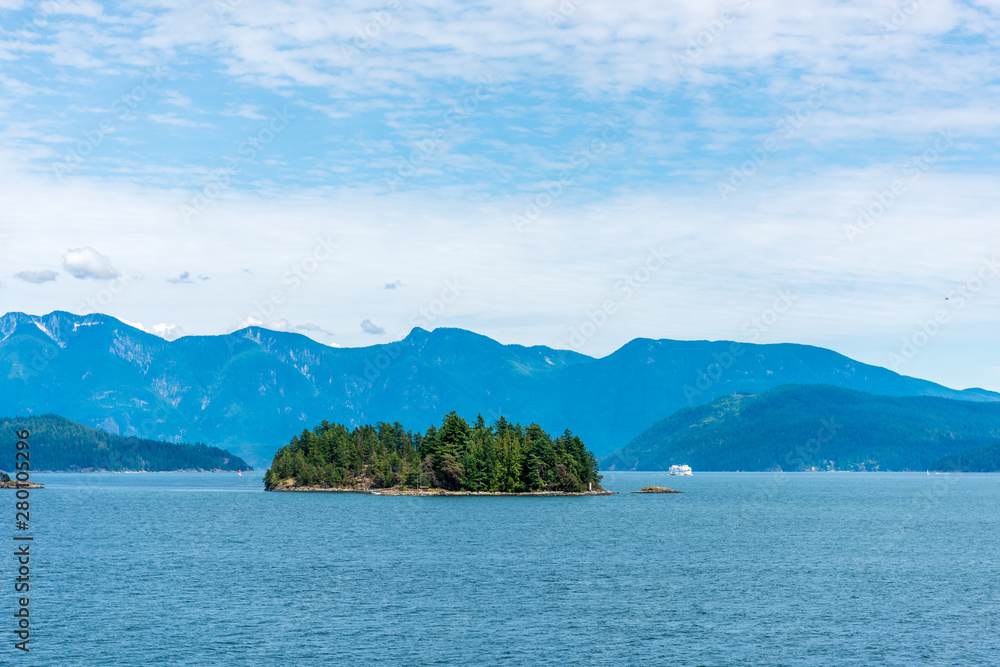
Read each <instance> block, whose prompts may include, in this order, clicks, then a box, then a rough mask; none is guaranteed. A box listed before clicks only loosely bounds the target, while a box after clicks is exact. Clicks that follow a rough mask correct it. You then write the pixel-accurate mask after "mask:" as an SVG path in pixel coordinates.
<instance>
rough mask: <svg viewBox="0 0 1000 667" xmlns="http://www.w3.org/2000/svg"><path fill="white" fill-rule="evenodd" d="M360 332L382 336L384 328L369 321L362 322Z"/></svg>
mask: <svg viewBox="0 0 1000 667" xmlns="http://www.w3.org/2000/svg"><path fill="white" fill-rule="evenodd" d="M361 330H362V331H364V332H365V333H366V334H384V333H385V329H384V328H382V327H380V326H379V325H377V324H375V323H374V322H372V321H371V320H362V321H361Z"/></svg>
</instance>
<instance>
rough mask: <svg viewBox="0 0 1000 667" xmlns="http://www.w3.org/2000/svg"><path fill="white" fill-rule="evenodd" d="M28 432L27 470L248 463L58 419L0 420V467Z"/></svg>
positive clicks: (214, 451)
mask: <svg viewBox="0 0 1000 667" xmlns="http://www.w3.org/2000/svg"><path fill="white" fill-rule="evenodd" d="M22 429H27V430H28V431H30V432H31V437H30V440H29V441H30V443H31V468H32V470H52V471H86V470H108V471H123V470H132V471H138V470H143V471H148V472H162V471H169V470H249V469H250V466H249V465H247V462H246V461H244V460H243V459H241V458H239V457H238V456H234V455H233V454H231V453H229V452H228V451H226V450H224V449H219V448H218V447H209V446H208V445H203V444H195V445H188V444H184V443H172V442H160V441H159V440H144V439H141V438H136V437H122V436H120V435H115V434H113V433H108V432H106V431H101V430H99V429H94V428H90V427H88V426H84V425H82V424H77V423H76V422H73V421H70V420H68V419H65V418H63V417H59V416H57V415H41V416H39V417H16V418H13V419H11V418H0V461H4V462H8V461H9V462H10V464H9V465H13V461H14V452H15V445H16V443H17V436H16V435H15V433H16V432H17V431H20V430H22Z"/></svg>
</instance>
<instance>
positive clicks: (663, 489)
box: [632, 486, 684, 493]
mask: <svg viewBox="0 0 1000 667" xmlns="http://www.w3.org/2000/svg"><path fill="white" fill-rule="evenodd" d="M632 493H684V492H683V491H674V490H673V489H668V488H667V487H665V486H644V487H642V488H641V489H639V490H638V491H633V492H632Z"/></svg>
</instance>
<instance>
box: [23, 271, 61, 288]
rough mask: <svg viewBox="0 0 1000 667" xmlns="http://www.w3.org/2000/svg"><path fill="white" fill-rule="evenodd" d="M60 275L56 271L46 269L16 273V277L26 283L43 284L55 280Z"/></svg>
mask: <svg viewBox="0 0 1000 667" xmlns="http://www.w3.org/2000/svg"><path fill="white" fill-rule="evenodd" d="M58 275H59V274H58V273H56V272H55V271H51V270H48V269H46V270H44V271H20V272H18V273H15V274H14V277H15V278H17V279H19V280H23V281H24V282H26V283H32V284H35V285H41V284H42V283H47V282H51V281H53V280H55V279H56V277H58Z"/></svg>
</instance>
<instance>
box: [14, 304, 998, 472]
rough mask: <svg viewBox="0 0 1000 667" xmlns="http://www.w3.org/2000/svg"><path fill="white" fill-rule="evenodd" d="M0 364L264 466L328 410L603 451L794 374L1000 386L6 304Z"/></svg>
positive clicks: (929, 391) (91, 412)
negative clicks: (572, 436)
mask: <svg viewBox="0 0 1000 667" xmlns="http://www.w3.org/2000/svg"><path fill="white" fill-rule="evenodd" d="M0 364H2V366H0V369H2V370H3V372H2V373H0V414H7V415H13V414H20V415H24V414H42V413H56V414H59V415H62V416H64V417H67V418H69V419H73V420H75V421H78V422H81V423H84V424H87V425H90V426H97V427H100V428H104V429H105V430H108V431H111V432H116V433H120V434H122V435H137V436H140V437H144V438H154V439H162V440H169V441H172V442H180V441H186V442H193V441H201V442H206V443H209V444H212V445H217V446H220V447H225V448H227V449H229V450H230V451H232V452H234V453H236V454H238V455H239V456H242V457H243V458H244V459H247V460H248V461H250V462H251V463H253V464H260V463H266V462H267V461H269V460H270V457H271V455H272V454H273V453H274V451H275V450H276V449H277V448H278V447H281V446H283V445H285V444H287V443H288V440H289V439H290V437H291V436H292V435H294V434H296V433H299V432H301V431H302V429H304V428H311V427H312V426H313V425H315V424H316V423H318V422H320V421H322V420H324V419H327V420H330V421H331V422H341V423H344V424H348V425H358V424H365V423H374V422H378V421H386V422H393V421H398V422H400V423H402V424H403V425H404V426H406V427H407V428H411V429H414V430H417V429H419V430H424V429H426V428H427V426H429V425H430V424H432V423H440V422H441V420H442V419H443V417H444V415H445V414H446V413H447V412H449V411H451V410H456V411H458V413H459V414H461V415H463V416H466V417H468V418H473V419H474V418H475V416H476V415H477V414H479V413H482V415H483V416H484V417H485V418H486V419H487V420H493V419H495V418H497V417H499V416H500V415H501V414H503V415H504V416H505V417H507V419H509V420H512V421H519V422H521V423H525V424H527V423H531V422H537V423H538V424H539V425H540V426H542V428H544V429H546V430H549V431H550V432H561V429H563V428H565V427H566V426H569V427H570V428H572V429H573V431H574V432H575V433H577V434H578V435H579V436H580V437H581V438H582V439H583V441H584V442H585V443H586V444H587V446H588V447H589V448H590V449H591V450H592V451H594V452H595V454H597V455H598V456H601V455H605V454H609V453H610V452H612V451H614V450H617V449H619V448H621V447H623V446H624V445H625V444H627V443H628V442H629V441H630V440H632V438H634V437H635V436H636V435H638V434H639V433H640V432H642V431H643V430H644V429H646V428H647V427H648V426H650V425H651V424H653V423H654V422H657V421H659V420H661V419H663V418H664V416H666V415H669V414H671V413H673V412H674V411H676V410H677V409H679V408H684V407H689V406H692V405H700V404H704V403H708V402H710V401H712V400H713V399H715V398H717V397H719V396H724V395H727V394H732V393H735V392H747V393H760V392H764V391H767V390H769V389H772V388H774V387H777V386H779V385H783V384H789V383H795V384H816V383H823V384H829V385H835V386H839V387H846V388H850V389H856V390H860V391H865V392H868V393H873V394H882V395H889V396H940V397H944V398H953V399H961V400H972V401H996V400H1000V394H996V393H993V392H988V391H984V390H980V389H975V390H966V391H957V390H954V389H949V388H947V387H943V386H941V385H938V384H934V383H933V382H928V381H926V380H919V379H915V378H909V377H905V376H901V375H898V374H897V373H893V372H892V371H889V370H887V369H885V368H880V367H877V366H869V365H867V364H862V363H859V362H857V361H854V360H852V359H849V358H847V357H845V356H843V355H840V354H837V353H836V352H832V351H830V350H826V349H823V348H818V347H811V346H807V345H792V344H781V345H746V344H744V345H738V344H733V343H730V342H726V341H719V342H709V341H673V340H649V339H636V340H633V341H631V342H629V343H628V344H626V345H625V346H623V347H622V348H621V349H619V350H617V351H616V352H614V353H613V354H610V355H608V356H606V357H603V358H601V359H594V358H592V357H588V356H586V355H583V354H578V353H576V352H570V351H564V350H554V349H551V348H548V347H542V346H535V347H524V346H521V345H502V344H500V343H498V342H496V341H494V340H492V339H490V338H487V337H485V336H481V335H478V334H475V333H471V332H469V331H464V330H461V329H436V330H434V331H425V330H423V329H419V328H417V329H414V330H413V331H411V332H410V334H409V335H408V336H407V337H406V338H405V339H404V340H402V341H399V342H396V343H390V344H386V345H374V346H371V347H364V348H332V347H328V346H325V345H322V344H320V343H317V342H315V341H313V340H312V339H310V338H307V337H305V336H301V335H299V334H293V333H283V332H277V331H270V330H267V329H261V328H258V327H250V328H247V329H243V330H240V331H237V332H234V333H232V334H228V335H224V336H187V337H184V338H180V339H178V340H175V341H173V342H168V341H165V340H163V339H162V338H159V337H157V336H154V335H151V334H148V333H145V332H143V331H141V330H139V329H136V328H134V327H131V326H129V325H127V324H124V323H122V322H120V321H118V320H116V319H114V318H112V317H108V316H106V315H99V314H98V315H84V316H80V315H72V314H70V313H65V312H60V311H56V312H53V313H50V314H48V315H45V316H40V317H39V316H32V315H25V314H23V313H8V314H6V315H4V316H2V317H0Z"/></svg>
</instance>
